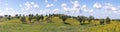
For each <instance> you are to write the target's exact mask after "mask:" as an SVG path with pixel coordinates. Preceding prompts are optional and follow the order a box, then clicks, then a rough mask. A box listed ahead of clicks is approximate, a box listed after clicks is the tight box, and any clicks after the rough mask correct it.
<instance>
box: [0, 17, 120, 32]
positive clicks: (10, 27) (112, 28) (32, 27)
mask: <svg viewBox="0 0 120 32" xmlns="http://www.w3.org/2000/svg"><path fill="white" fill-rule="evenodd" d="M45 19H46V18H45ZM45 19H43V21H33V22H34V23H29V22H28V24H22V22H21V21H20V20H19V19H12V20H5V19H4V18H3V19H0V20H1V21H0V32H120V22H119V21H111V23H110V24H104V25H100V23H99V20H92V22H91V23H88V22H87V21H85V24H83V25H80V23H79V21H78V20H76V19H73V18H68V19H67V20H66V21H67V23H70V25H68V24H64V23H62V20H61V19H59V17H52V19H51V20H52V21H53V22H52V23H47V22H46V20H45ZM27 21H28V20H27Z"/></svg>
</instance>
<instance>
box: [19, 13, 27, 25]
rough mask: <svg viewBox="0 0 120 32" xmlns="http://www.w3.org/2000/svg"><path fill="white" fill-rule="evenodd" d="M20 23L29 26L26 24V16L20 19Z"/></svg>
mask: <svg viewBox="0 0 120 32" xmlns="http://www.w3.org/2000/svg"><path fill="white" fill-rule="evenodd" d="M20 21H21V22H22V23H23V24H27V22H26V18H25V16H24V15H23V17H22V18H21V19H20Z"/></svg>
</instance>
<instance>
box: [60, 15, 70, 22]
mask: <svg viewBox="0 0 120 32" xmlns="http://www.w3.org/2000/svg"><path fill="white" fill-rule="evenodd" d="M67 18H69V17H68V16H67V15H62V16H61V17H60V19H62V21H63V23H64V24H68V23H66V19H67Z"/></svg>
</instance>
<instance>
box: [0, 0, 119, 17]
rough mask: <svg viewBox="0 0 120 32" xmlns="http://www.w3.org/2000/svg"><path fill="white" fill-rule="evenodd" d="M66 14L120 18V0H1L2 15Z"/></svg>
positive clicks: (0, 11) (0, 9)
mask: <svg viewBox="0 0 120 32" xmlns="http://www.w3.org/2000/svg"><path fill="white" fill-rule="evenodd" d="M15 14H24V15H28V14H42V15H48V14H65V15H70V16H87V17H88V16H94V17H95V18H106V17H110V18H112V19H120V17H119V16H120V0H0V15H15Z"/></svg>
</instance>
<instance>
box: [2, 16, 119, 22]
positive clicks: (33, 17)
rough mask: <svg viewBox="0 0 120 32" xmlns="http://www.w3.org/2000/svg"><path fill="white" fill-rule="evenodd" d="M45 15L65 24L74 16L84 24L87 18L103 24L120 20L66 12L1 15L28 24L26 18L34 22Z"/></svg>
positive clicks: (89, 20)
mask: <svg viewBox="0 0 120 32" xmlns="http://www.w3.org/2000/svg"><path fill="white" fill-rule="evenodd" d="M45 17H47V18H46V20H47V22H49V23H51V22H52V21H51V20H50V19H51V18H52V17H59V18H60V19H62V20H63V23H64V24H69V23H67V22H66V19H68V18H73V19H76V20H78V21H79V23H80V24H84V22H85V21H86V20H87V21H88V22H89V23H90V22H91V21H92V20H98V21H100V23H101V24H104V23H107V24H109V23H110V21H111V20H112V21H120V19H110V18H109V17H106V19H95V18H94V17H93V16H89V17H86V16H77V17H75V16H69V15H64V14H49V15H45V16H43V15H39V14H36V15H33V14H29V15H21V14H16V15H15V16H11V15H4V16H0V18H5V19H6V20H12V19H20V21H21V22H22V23H23V24H27V21H26V18H28V20H29V22H30V23H34V22H32V19H35V21H42V20H43V19H44V18H45Z"/></svg>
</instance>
